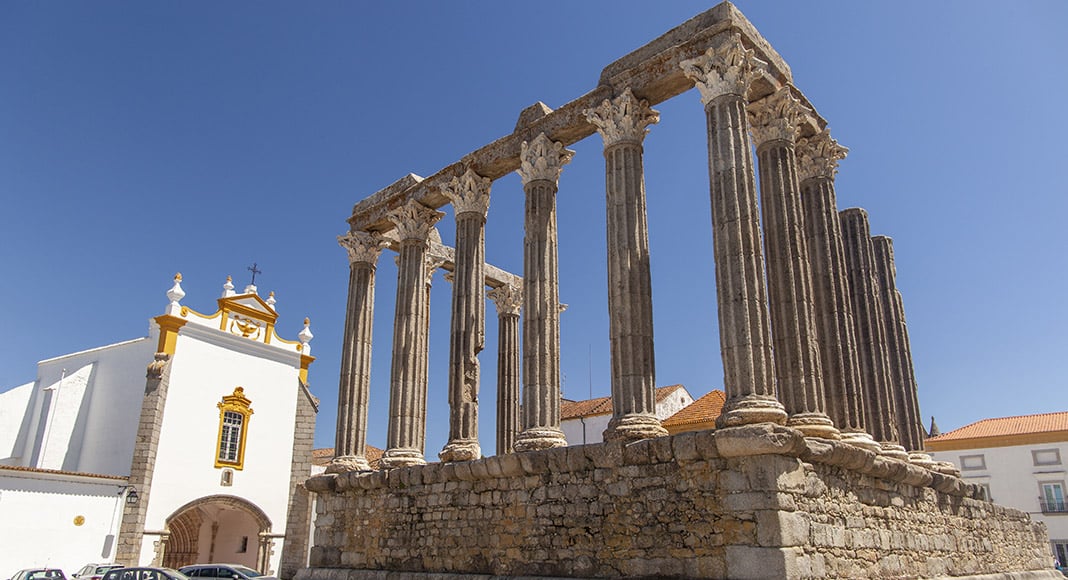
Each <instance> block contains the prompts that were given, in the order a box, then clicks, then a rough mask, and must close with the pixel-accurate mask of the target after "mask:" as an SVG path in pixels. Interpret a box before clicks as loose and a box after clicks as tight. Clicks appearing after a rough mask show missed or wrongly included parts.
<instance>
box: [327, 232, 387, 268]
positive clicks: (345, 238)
mask: <svg viewBox="0 0 1068 580" xmlns="http://www.w3.org/2000/svg"><path fill="white" fill-rule="evenodd" d="M337 243H338V245H339V246H341V247H342V248H345V251H347V252H348V253H349V263H350V264H355V263H357V262H365V263H367V264H371V265H372V266H373V265H374V264H375V262H377V261H378V256H379V254H381V253H382V248H384V247H386V246H387V245H388V243H389V242H388V241H387V240H386V239H385V238H383V237H382V235H381V234H378V233H371V232H348V233H346V234H344V235H341V236H338V237H337Z"/></svg>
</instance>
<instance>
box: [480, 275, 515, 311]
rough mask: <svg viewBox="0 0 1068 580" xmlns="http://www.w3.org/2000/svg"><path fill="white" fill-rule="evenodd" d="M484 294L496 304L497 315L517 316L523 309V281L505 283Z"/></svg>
mask: <svg viewBox="0 0 1068 580" xmlns="http://www.w3.org/2000/svg"><path fill="white" fill-rule="evenodd" d="M486 296H488V297H489V299H490V300H492V301H493V303H494V304H496V305H497V315H498V316H504V315H506V314H510V315H512V316H519V312H520V311H521V310H522V309H523V283H522V282H519V283H518V284H505V285H504V286H498V287H497V288H494V289H492V290H490V291H489V292H486Z"/></svg>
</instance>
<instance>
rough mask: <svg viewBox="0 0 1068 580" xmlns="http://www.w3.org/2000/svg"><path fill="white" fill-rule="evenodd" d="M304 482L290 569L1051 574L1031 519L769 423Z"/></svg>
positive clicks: (967, 490) (315, 577) (961, 487)
mask: <svg viewBox="0 0 1068 580" xmlns="http://www.w3.org/2000/svg"><path fill="white" fill-rule="evenodd" d="M308 487H309V489H312V490H314V491H316V492H318V493H319V496H318V497H319V499H318V519H317V520H316V523H317V529H316V541H315V547H314V548H313V549H312V555H311V565H312V567H313V568H312V569H311V570H306V571H304V572H302V573H301V574H300V575H298V578H300V579H302V580H319V579H330V580H339V579H342V578H361V577H376V576H374V575H373V573H370V574H369V575H365V574H364V573H363V572H360V571H361V570H380V571H395V572H408V573H443V574H465V575H475V574H487V575H519V574H525V575H534V576H560V577H612V576H627V577H689V578H811V577H849V578H873V577H888V576H893V577H932V576H961V575H978V574H992V573H1006V572H1026V571H1033V574H1032V575H1030V576H1028V577H1036V578H1037V577H1048V578H1054V577H1056V576H1054V573H1053V572H1052V571H1050V572H1049V573H1045V572H1039V571H1040V570H1043V569H1045V568H1048V567H1049V566H1050V563H1051V556H1050V555H1049V547H1048V545H1047V544H1046V534H1045V529H1044V526H1043V525H1041V524H1036V523H1032V522H1031V520H1030V519H1029V517H1028V516H1027V515H1026V514H1024V513H1022V512H1019V511H1016V510H1011V509H1008V508H1003V507H1000V506H997V505H995V504H992V503H990V502H987V501H983V500H980V499H974V498H976V497H981V490H980V488H978V487H977V486H974V485H972V484H967V483H964V482H963V481H961V480H960V479H958V478H956V477H952V476H947V475H942V474H939V473H935V472H932V471H929V470H927V469H924V468H922V467H918V466H915V465H911V464H909V463H906V462H902V461H898V460H895V459H892V458H887V457H883V456H880V455H878V454H876V453H873V452H871V451H867V450H864V449H861V448H858V447H856V446H853V445H849V444H846V443H843V442H839V441H829V440H820V439H806V438H805V437H803V436H802V435H801V433H800V432H799V431H797V430H795V429H792V428H789V427H782V426H776V425H772V424H761V425H747V426H742V427H735V428H728V429H721V430H719V431H698V432H691V433H684V434H680V435H675V436H669V437H659V438H655V439H647V440H643V441H638V442H634V443H630V444H624V443H622V442H619V441H614V442H608V443H601V444H595V445H584V446H574V447H565V448H556V449H546V450H541V451H531V452H524V453H515V454H510V455H500V456H495V457H490V458H486V459H482V460H478V461H472V462H463V463H452V464H432V465H426V466H413V467H408V468H401V469H394V470H391V471H388V472H373V473H359V472H349V473H344V474H339V475H324V476H319V477H316V478H312V479H311V480H309V482H308ZM378 577H380V576H378ZM391 577H398V578H403V577H418V576H417V575H414V574H412V575H399V576H391ZM1006 577H1007V576H1006ZM1018 577H1022V576H1018Z"/></svg>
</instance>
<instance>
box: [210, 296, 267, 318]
mask: <svg viewBox="0 0 1068 580" xmlns="http://www.w3.org/2000/svg"><path fill="white" fill-rule="evenodd" d="M244 298H252V299H254V300H256V302H258V303H259V304H260V306H262V307H263V309H264V310H265V311H266V312H264V310H258V309H256V308H251V307H249V306H246V305H244V304H241V303H240V302H238V300H240V299H244ZM218 302H219V310H220V311H222V312H224V313H227V314H229V313H237V314H240V315H242V316H247V317H249V318H255V319H256V320H260V321H263V322H266V323H268V324H274V323H275V322H278V313H277V312H275V311H274V309H273V308H271V306H270V305H269V304H267V303H266V302H264V301H263V298H260V297H259V295H257V294H238V295H236V296H227V297H226V298H219V301H218Z"/></svg>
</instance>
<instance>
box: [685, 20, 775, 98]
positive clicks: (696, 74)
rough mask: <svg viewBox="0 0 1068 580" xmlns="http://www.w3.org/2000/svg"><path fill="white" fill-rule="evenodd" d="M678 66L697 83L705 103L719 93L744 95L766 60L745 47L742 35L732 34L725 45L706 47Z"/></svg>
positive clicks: (760, 71) (764, 65) (757, 76)
mask: <svg viewBox="0 0 1068 580" xmlns="http://www.w3.org/2000/svg"><path fill="white" fill-rule="evenodd" d="M679 66H681V67H682V72H683V73H685V74H686V76H687V78H689V79H690V80H692V81H693V82H694V84H695V85H697V90H698V91H701V102H702V103H704V104H705V105H707V104H709V103H711V102H712V100H713V99H715V98H716V97H718V96H720V95H738V96H740V97H742V98H745V96H746V95H747V94H748V93H749V85H751V84H752V83H753V81H754V80H756V79H758V78H760V75H761V73H762V71H763V69H764V68H765V67H767V63H765V62H764V61H762V60H760V59H758V58H757V57H756V56H755V53H754V52H753V50H752V49H749V50H746V48H745V46H743V45H742V37H741V36H740V35H737V34H735V35H733V36H732V37H731V39H730V40H729V41H727V42H725V43H724V44H721V45H719V46H717V47H713V48H710V49H708V50H707V51H705V53H704V54H702V55H701V56H699V57H697V58H692V59H690V60H684V61H682V62H681V63H679Z"/></svg>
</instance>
